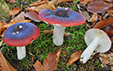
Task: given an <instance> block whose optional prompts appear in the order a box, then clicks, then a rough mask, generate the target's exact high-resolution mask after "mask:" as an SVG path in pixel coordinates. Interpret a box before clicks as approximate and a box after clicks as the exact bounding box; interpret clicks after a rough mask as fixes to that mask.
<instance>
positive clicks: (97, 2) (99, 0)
mask: <svg viewBox="0 0 113 71" xmlns="http://www.w3.org/2000/svg"><path fill="white" fill-rule="evenodd" d="M108 8H109V6H108V5H107V4H106V3H105V2H104V1H103V0H93V1H91V2H90V3H89V4H88V6H87V10H88V11H89V12H91V13H102V12H105V11H106V10H107V9H108Z"/></svg>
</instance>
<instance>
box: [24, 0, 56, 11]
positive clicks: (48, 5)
mask: <svg viewBox="0 0 113 71" xmlns="http://www.w3.org/2000/svg"><path fill="white" fill-rule="evenodd" d="M42 9H51V10H55V5H54V1H51V2H48V3H45V4H42V5H39V6H34V7H27V8H26V10H33V11H36V12H39V11H41V10H42Z"/></svg>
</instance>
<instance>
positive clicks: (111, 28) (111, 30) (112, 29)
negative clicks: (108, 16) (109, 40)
mask: <svg viewBox="0 0 113 71" xmlns="http://www.w3.org/2000/svg"><path fill="white" fill-rule="evenodd" d="M103 30H104V31H105V32H106V33H108V34H111V35H112V34H113V24H111V25H108V26H106V27H104V28H103Z"/></svg>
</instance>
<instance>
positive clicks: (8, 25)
mask: <svg viewBox="0 0 113 71" xmlns="http://www.w3.org/2000/svg"><path fill="white" fill-rule="evenodd" d="M30 21H31V20H23V21H16V22H10V23H8V24H5V25H4V26H3V28H8V27H10V26H11V25H13V24H15V23H18V22H30Z"/></svg>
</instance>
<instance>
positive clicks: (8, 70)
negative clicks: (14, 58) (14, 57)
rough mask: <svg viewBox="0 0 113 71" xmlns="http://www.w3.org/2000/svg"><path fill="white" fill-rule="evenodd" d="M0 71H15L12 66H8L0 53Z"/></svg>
mask: <svg viewBox="0 0 113 71" xmlns="http://www.w3.org/2000/svg"><path fill="white" fill-rule="evenodd" d="M0 65H1V70H0V71H17V70H16V69H15V68H14V67H13V66H11V65H10V64H9V62H8V61H7V60H6V59H5V58H4V56H3V55H2V52H1V51H0Z"/></svg>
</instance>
